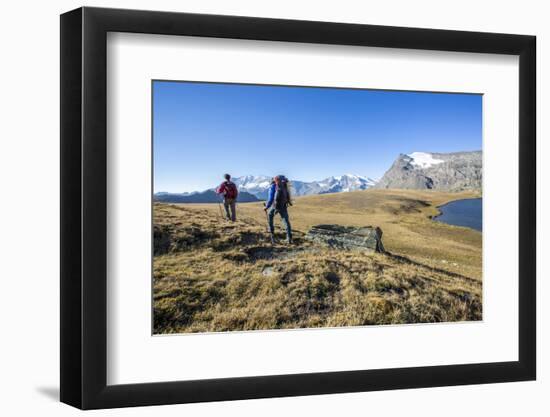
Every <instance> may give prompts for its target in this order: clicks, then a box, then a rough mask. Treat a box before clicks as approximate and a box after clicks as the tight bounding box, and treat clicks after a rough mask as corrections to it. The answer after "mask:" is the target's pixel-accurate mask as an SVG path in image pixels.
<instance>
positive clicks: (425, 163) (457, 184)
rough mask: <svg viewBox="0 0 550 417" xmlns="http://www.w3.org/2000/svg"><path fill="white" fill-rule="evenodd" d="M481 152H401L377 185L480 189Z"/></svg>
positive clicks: (447, 189)
mask: <svg viewBox="0 0 550 417" xmlns="http://www.w3.org/2000/svg"><path fill="white" fill-rule="evenodd" d="M482 156H483V155H482V152H481V151H473V152H453V153H428V152H413V153H410V154H407V155H405V154H400V155H399V156H398V157H397V159H396V160H395V161H394V163H393V165H392V166H391V167H390V169H388V170H387V171H386V173H385V174H384V176H383V177H382V178H381V179H380V181H378V183H377V184H376V188H405V189H434V190H446V191H458V190H465V189H476V190H477V189H481V185H482V178H483V176H482V159H483V158H482Z"/></svg>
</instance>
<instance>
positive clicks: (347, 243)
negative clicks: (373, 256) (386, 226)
mask: <svg viewBox="0 0 550 417" xmlns="http://www.w3.org/2000/svg"><path fill="white" fill-rule="evenodd" d="M305 238H306V239H308V240H310V241H312V242H315V243H319V244H321V245H324V246H328V247H330V248H335V249H345V250H360V251H366V252H384V245H383V244H382V230H381V229H380V228H379V227H371V226H367V227H351V226H340V225H337V224H320V225H317V226H313V227H312V228H311V229H310V230H309V231H308V232H307V234H306V235H305Z"/></svg>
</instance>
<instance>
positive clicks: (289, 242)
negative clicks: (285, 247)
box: [286, 237, 292, 245]
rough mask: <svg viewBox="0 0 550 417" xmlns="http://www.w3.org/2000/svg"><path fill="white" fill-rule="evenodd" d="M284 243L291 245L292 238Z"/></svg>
mask: <svg viewBox="0 0 550 417" xmlns="http://www.w3.org/2000/svg"><path fill="white" fill-rule="evenodd" d="M286 243H288V244H289V245H292V238H291V237H288V238H287V239H286Z"/></svg>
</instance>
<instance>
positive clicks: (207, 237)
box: [152, 80, 483, 334]
mask: <svg viewBox="0 0 550 417" xmlns="http://www.w3.org/2000/svg"><path fill="white" fill-rule="evenodd" d="M482 101H483V96H482V95H480V94H468V93H443V92H416V91H393V90H369V89H352V88H330V87H312V86H280V85H254V84H230V83H212V82H186V81H164V80H154V81H153V82H152V120H153V127H152V146H153V155H154V156H153V184H154V190H153V225H152V233H153V249H152V250H153V256H154V258H153V277H152V287H153V300H152V304H153V305H152V309H153V329H152V333H153V334H177V333H195V332H200V333H204V332H225V331H251V330H276V329H305V328H335V327H342V326H368V325H405V324H418V323H440V322H466V321H479V320H482V319H483V315H482V310H483V309H482V304H483V303H482V182H483V181H482Z"/></svg>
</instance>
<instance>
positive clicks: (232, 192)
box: [224, 181, 239, 200]
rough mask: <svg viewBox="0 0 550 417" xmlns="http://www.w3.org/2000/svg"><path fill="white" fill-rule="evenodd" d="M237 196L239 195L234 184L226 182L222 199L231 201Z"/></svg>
mask: <svg viewBox="0 0 550 417" xmlns="http://www.w3.org/2000/svg"><path fill="white" fill-rule="evenodd" d="M237 195H239V191H238V190H237V186H236V185H235V184H234V183H232V182H231V181H227V182H226V183H225V192H224V197H225V198H229V199H231V200H233V199H235V198H237Z"/></svg>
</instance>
